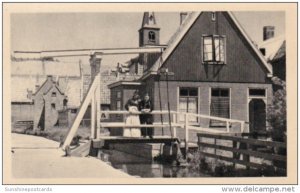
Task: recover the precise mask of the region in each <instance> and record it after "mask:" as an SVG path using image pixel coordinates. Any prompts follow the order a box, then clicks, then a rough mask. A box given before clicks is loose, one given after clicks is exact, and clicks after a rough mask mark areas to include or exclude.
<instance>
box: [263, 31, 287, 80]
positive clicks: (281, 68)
mask: <svg viewBox="0 0 300 193" xmlns="http://www.w3.org/2000/svg"><path fill="white" fill-rule="evenodd" d="M263 34H264V41H263V42H262V43H260V44H259V49H260V51H261V52H262V54H263V55H264V56H265V58H266V60H267V61H268V62H269V63H271V64H272V67H273V75H274V76H277V77H278V78H280V79H281V80H284V81H285V80H286V51H285V44H286V42H285V36H284V35H280V36H275V28H274V27H273V26H266V27H264V33H263Z"/></svg>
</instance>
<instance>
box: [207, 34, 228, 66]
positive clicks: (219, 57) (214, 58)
mask: <svg viewBox="0 0 300 193" xmlns="http://www.w3.org/2000/svg"><path fill="white" fill-rule="evenodd" d="M203 62H204V63H206V64H225V37H224V36H220V35H211V36H204V37H203Z"/></svg>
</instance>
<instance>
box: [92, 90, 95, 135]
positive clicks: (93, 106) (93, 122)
mask: <svg viewBox="0 0 300 193" xmlns="http://www.w3.org/2000/svg"><path fill="white" fill-rule="evenodd" d="M95 116H96V104H95V93H94V94H93V96H92V102H91V139H95V138H96V127H95V126H96V125H95V124H96V117H95Z"/></svg>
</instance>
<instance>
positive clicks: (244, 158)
mask: <svg viewBox="0 0 300 193" xmlns="http://www.w3.org/2000/svg"><path fill="white" fill-rule="evenodd" d="M245 146H246V149H247V150H252V149H250V145H249V144H248V143H247V144H246V145H245ZM243 161H245V162H250V156H249V155H248V154H243ZM246 168H247V170H250V167H249V166H247V167H246Z"/></svg>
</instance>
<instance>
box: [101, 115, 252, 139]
mask: <svg viewBox="0 0 300 193" xmlns="http://www.w3.org/2000/svg"><path fill="white" fill-rule="evenodd" d="M102 112H103V113H106V114H109V115H112V114H116V115H129V114H133V115H140V114H143V113H141V112H128V111H102ZM149 114H152V115H167V114H169V112H168V111H156V110H154V111H152V112H151V113H149ZM170 114H171V121H170V123H169V122H165V123H163V124H161V123H157V122H155V123H153V124H152V125H142V124H139V125H126V124H125V122H121V123H120V122H105V123H101V127H106V128H120V127H122V128H130V127H140V128H142V127H153V128H154V127H168V126H169V127H171V128H172V134H173V136H172V137H177V136H176V128H178V127H179V128H183V129H184V130H185V139H186V140H187V141H188V137H189V130H197V131H202V132H210V133H224V131H218V130H214V129H211V128H208V127H207V128H204V127H201V126H200V127H195V126H193V125H194V124H195V123H193V122H191V121H190V118H191V117H196V118H202V119H209V120H217V121H222V122H225V123H226V131H225V133H230V127H231V125H232V124H233V123H238V124H239V125H240V130H239V131H235V132H234V133H247V131H246V129H245V121H241V120H237V119H228V118H222V117H215V116H210V115H202V114H195V113H186V112H178V111H170ZM180 116H183V117H184V121H179V117H180ZM200 123H201V121H200Z"/></svg>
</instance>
